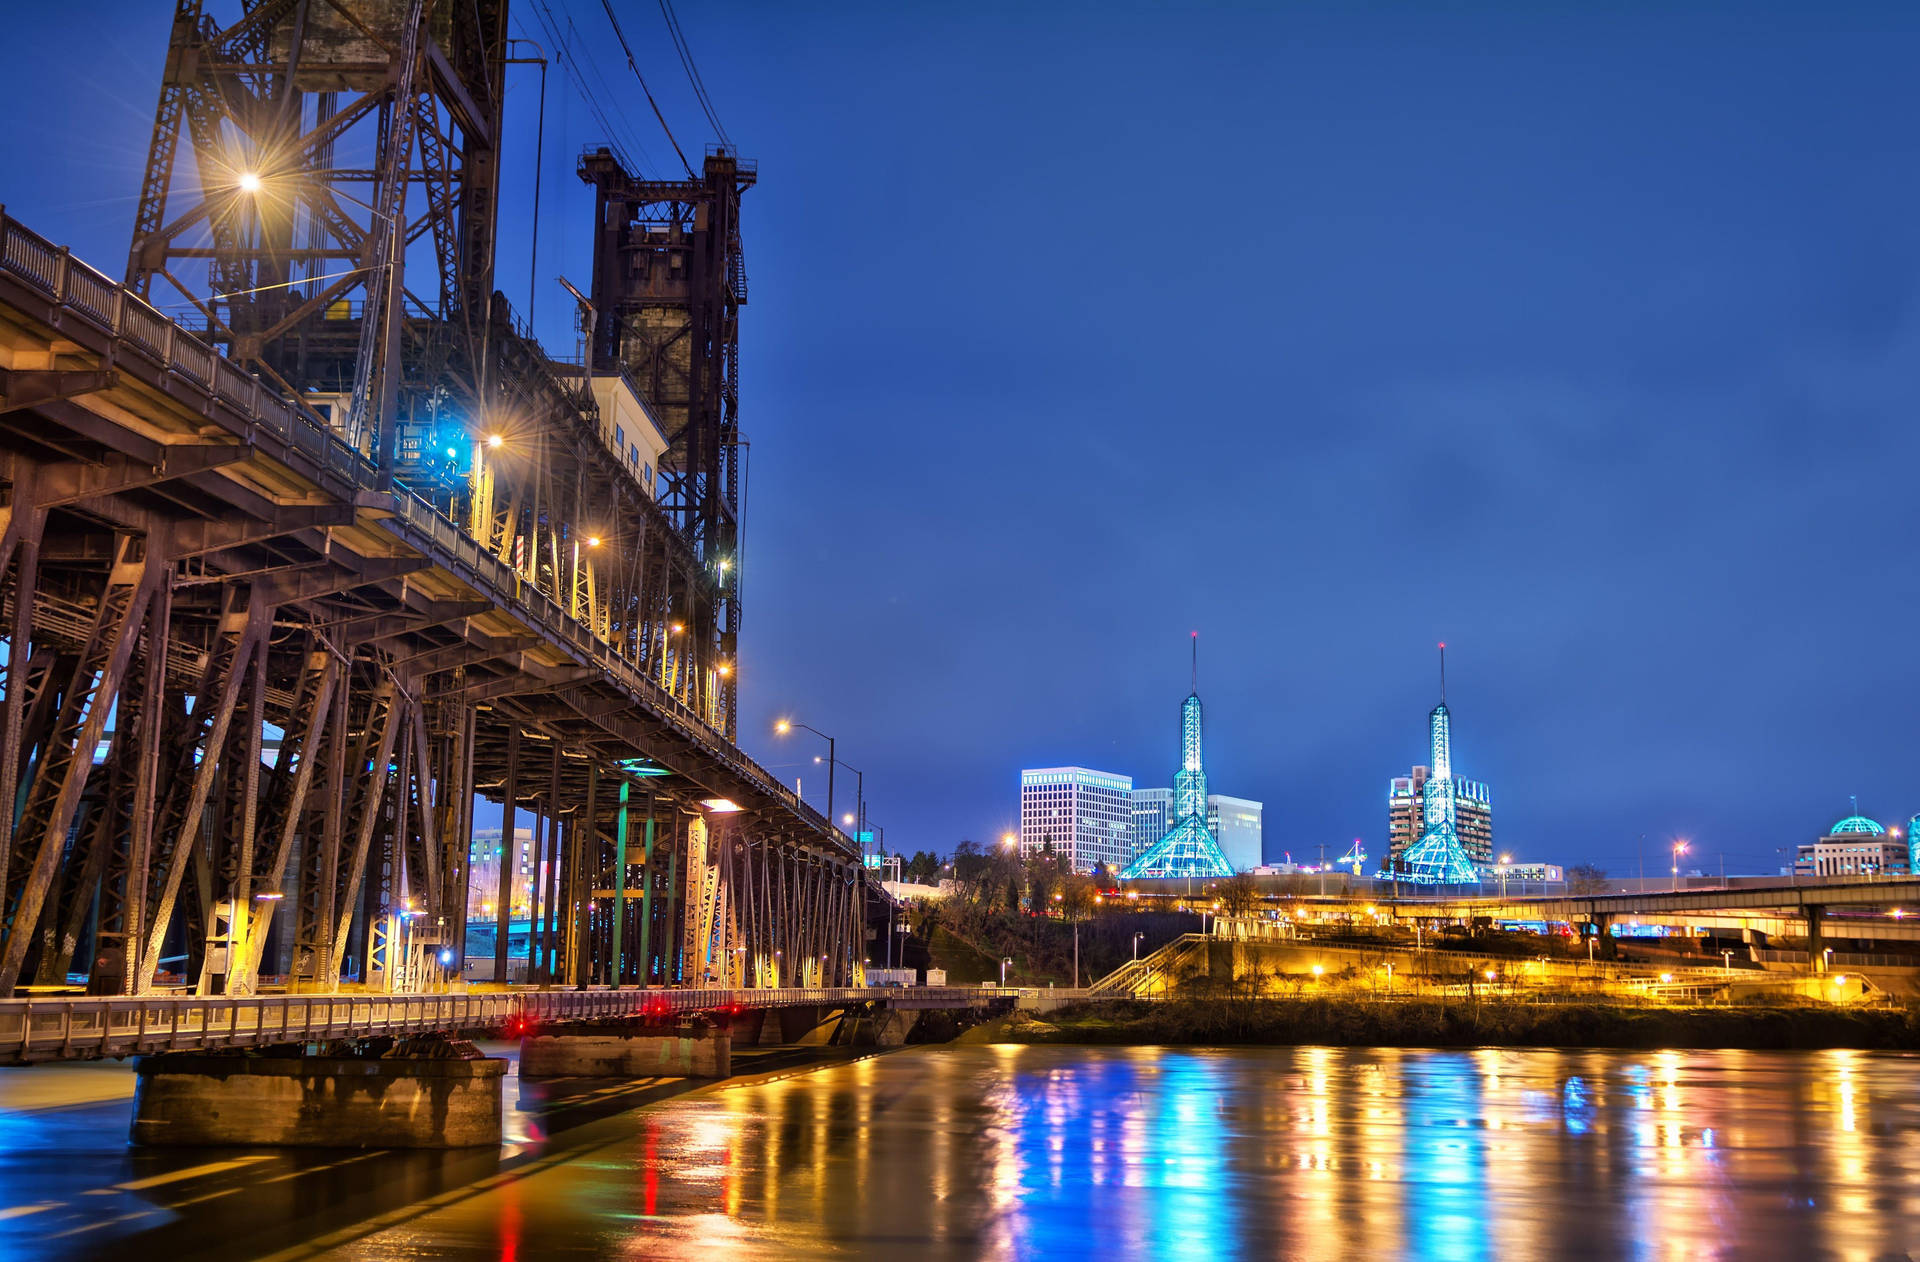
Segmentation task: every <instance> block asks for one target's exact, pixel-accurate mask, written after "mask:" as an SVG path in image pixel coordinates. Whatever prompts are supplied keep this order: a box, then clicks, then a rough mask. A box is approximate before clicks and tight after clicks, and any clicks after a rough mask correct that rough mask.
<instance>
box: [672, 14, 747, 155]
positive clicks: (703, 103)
mask: <svg viewBox="0 0 1920 1262" xmlns="http://www.w3.org/2000/svg"><path fill="white" fill-rule="evenodd" d="M660 16H661V17H663V18H665V19H666V20H667V34H668V35H670V36H672V38H673V50H674V51H675V52H677V53H679V54H680V66H681V68H682V69H683V70H685V71H686V72H687V82H688V83H689V84H690V85H692V87H693V96H694V99H695V100H697V101H699V102H700V109H701V111H702V112H703V113H705V114H706V116H707V122H708V123H710V124H712V126H713V134H714V135H716V136H718V137H719V138H720V143H721V144H723V145H725V146H726V147H727V148H729V149H731V148H733V139H732V138H731V137H729V136H728V135H727V129H726V128H724V127H722V126H721V125H720V115H719V114H718V113H716V112H715V111H714V108H713V98H712V97H710V96H708V95H707V85H706V84H705V83H704V82H702V81H701V78H700V67H699V66H698V65H696V64H695V62H694V60H693V50H692V49H691V48H689V47H687V35H686V32H685V31H682V30H681V29H680V18H679V16H678V15H677V14H675V13H674V11H673V0H660Z"/></svg>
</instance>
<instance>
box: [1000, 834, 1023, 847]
mask: <svg viewBox="0 0 1920 1262" xmlns="http://www.w3.org/2000/svg"><path fill="white" fill-rule="evenodd" d="M1019 843H1020V839H1019V838H1018V837H1016V836H1014V835H1013V834H1012V833H1008V834H1007V835H1006V836H1004V837H1002V838H1001V839H1000V844H1001V845H1003V846H1005V847H1006V848H1007V849H1009V850H1011V849H1013V848H1014V847H1015V846H1016V845H1018V844H1019Z"/></svg>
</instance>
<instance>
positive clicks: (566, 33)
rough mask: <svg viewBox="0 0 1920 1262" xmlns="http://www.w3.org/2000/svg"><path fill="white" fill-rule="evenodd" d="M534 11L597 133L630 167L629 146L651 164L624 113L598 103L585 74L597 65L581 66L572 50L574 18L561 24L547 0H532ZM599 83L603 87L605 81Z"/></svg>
mask: <svg viewBox="0 0 1920 1262" xmlns="http://www.w3.org/2000/svg"><path fill="white" fill-rule="evenodd" d="M533 13H534V17H535V19H536V20H537V21H538V22H539V23H540V28H541V30H542V31H543V32H544V33H545V35H546V38H547V41H548V46H549V47H551V48H552V49H553V50H554V52H553V60H554V64H555V65H557V66H559V67H560V71H561V73H562V74H564V75H565V76H566V78H567V82H569V83H571V84H572V85H573V90H574V93H575V94H576V95H577V96H579V98H580V100H581V101H582V102H583V103H584V104H585V105H586V107H587V111H588V113H590V114H592V115H593V118H594V121H595V122H596V123H598V124H599V126H600V134H601V135H602V136H604V137H605V138H606V140H607V142H608V143H609V144H611V145H612V146H613V150H614V152H615V153H617V154H618V155H619V156H620V160H621V162H622V163H623V164H624V165H625V166H627V167H628V168H629V169H634V167H635V164H634V162H633V160H632V158H631V157H630V156H629V155H628V152H627V150H628V149H629V147H631V148H632V150H633V151H634V152H635V153H638V154H639V155H640V159H641V161H642V162H643V163H645V164H647V165H649V166H650V165H652V158H651V157H650V156H649V155H648V153H647V151H646V147H645V146H643V145H641V144H640V142H639V141H638V140H637V139H636V138H635V137H634V135H633V130H632V128H631V127H629V126H628V125H627V120H626V116H625V115H623V114H621V113H620V112H619V111H618V110H617V109H616V110H613V111H609V110H608V109H607V108H606V107H605V106H604V105H602V104H601V101H600V97H599V94H597V93H596V92H594V90H593V85H592V83H591V82H590V81H589V80H588V78H587V76H588V73H589V72H597V69H598V68H597V67H595V66H594V65H593V64H592V63H591V61H589V62H587V63H586V64H584V65H583V64H582V63H581V60H580V57H579V55H578V54H577V53H575V52H574V51H573V42H574V41H573V39H572V38H571V35H572V33H573V32H574V31H575V27H574V25H573V19H572V18H571V17H569V18H567V19H566V21H565V22H564V23H563V22H562V21H561V20H560V19H559V18H558V17H556V16H555V15H554V12H553V9H552V7H551V6H550V5H549V4H548V3H547V0H534V10H533ZM602 86H604V80H603V81H602Z"/></svg>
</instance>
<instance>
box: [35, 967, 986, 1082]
mask: <svg viewBox="0 0 1920 1262" xmlns="http://www.w3.org/2000/svg"><path fill="white" fill-rule="evenodd" d="M1016 993H1017V992H1014V991H996V990H990V989H985V988H978V987H970V986H900V987H887V986H842V987H825V988H812V989H809V988H801V987H786V988H778V989H774V988H746V989H728V990H671V989H662V988H650V989H644V990H635V989H627V990H598V989H596V990H584V991H581V990H520V991H500V992H491V993H479V994H464V995H455V994H420V995H399V994H349V993H341V994H332V995H246V996H223V995H216V996H193V995H181V996H166V995H143V996H135V997H130V998H96V997H77V996H76V997H70V996H56V997H50V998H41V999H8V1000H0V1064H27V1063H32V1062H36V1061H48V1060H87V1059H96V1058H100V1057H110V1056H133V1055H138V1054H140V1053H145V1052H170V1051H199V1050H209V1049H222V1048H241V1047H267V1046H274V1045H281V1046H286V1045H292V1044H300V1043H316V1042H327V1041H332V1040H336V1039H366V1038H378V1037H381V1036H384V1035H412V1034H433V1033H448V1032H453V1031H459V1030H509V1029H520V1028H530V1029H541V1028H546V1027H552V1026H564V1025H568V1024H574V1023H580V1022H589V1021H617V1020H627V1019H634V1018H643V1019H665V1018H671V1017H677V1016H690V1015H696V1014H701V1013H730V1012H744V1011H748V1010H751V1009H763V1008H788V1007H799V1006H805V1005H812V1004H819V1005H825V1006H835V1005H843V1004H850V1003H863V1002H874V1001H879V1002H885V1003H887V1004H889V1005H891V1006H893V1007H905V1008H970V1007H982V1006H987V1005H990V1004H993V1003H995V1002H1004V1001H1006V1000H1008V999H1010V998H1011V997H1013V996H1014V995H1015V994H1016Z"/></svg>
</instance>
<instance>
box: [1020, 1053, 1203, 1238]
mask: <svg viewBox="0 0 1920 1262" xmlns="http://www.w3.org/2000/svg"><path fill="white" fill-rule="evenodd" d="M1021 1062H1022V1058H1020V1057H1019V1056H1018V1055H1015V1056H1013V1057H1011V1058H1009V1063H1008V1069H1009V1071H1010V1072H1009V1074H1008V1078H1007V1082H1006V1086H1005V1087H1004V1089H1003V1090H1002V1091H1001V1092H1000V1093H998V1094H997V1098H996V1099H995V1104H996V1106H997V1108H998V1110H999V1111H1000V1112H1001V1114H1002V1115H1003V1117H1004V1118H1005V1125H1004V1126H1001V1127H998V1128H996V1129H995V1131H994V1133H993V1136H992V1142H991V1144H990V1147H989V1151H990V1152H991V1153H992V1167H993V1178H994V1190H995V1192H996V1194H997V1196H998V1197H1001V1198H1006V1207H1007V1215H1006V1217H1005V1218H1004V1219H1003V1220H1002V1225H1003V1229H1004V1232H1005V1236H1004V1243H1005V1244H1006V1245H1007V1246H1008V1247H1010V1248H1011V1249H1012V1251H1013V1252H1014V1253H1016V1254H1018V1255H1020V1256H1038V1255H1049V1256H1054V1255H1059V1254H1062V1253H1072V1252H1075V1251H1077V1250H1079V1249H1081V1248H1084V1246H1085V1242H1086V1241H1087V1240H1089V1239H1092V1238H1095V1237H1096V1236H1098V1235H1105V1234H1110V1233H1111V1232H1112V1231H1113V1230H1114V1229H1115V1228H1116V1227H1117V1228H1118V1230H1119V1232H1120V1234H1121V1236H1122V1239H1123V1240H1124V1245H1123V1247H1124V1248H1125V1249H1126V1250H1128V1251H1129V1252H1134V1253H1136V1254H1137V1255H1138V1256H1153V1257H1167V1256H1172V1254H1173V1253H1174V1252H1176V1251H1180V1250H1185V1251H1187V1253H1188V1254H1189V1255H1190V1256H1208V1255H1209V1253H1208V1250H1206V1249H1205V1248H1204V1247H1201V1249H1200V1251H1199V1252H1198V1253H1197V1254H1196V1253H1194V1252H1193V1251H1194V1247H1195V1244H1194V1242H1197V1241H1199V1242H1204V1241H1207V1240H1210V1239H1228V1240H1230V1239H1232V1238H1234V1236H1235V1235H1237V1234H1238V1228H1239V1222H1238V1218H1239V1213H1238V1206H1237V1204H1236V1203H1235V1201H1234V1198H1233V1196H1232V1192H1233V1178H1232V1176H1231V1173H1230V1172H1229V1171H1228V1170H1227V1169H1226V1166H1225V1158H1226V1156H1227V1134H1226V1132H1227V1130H1228V1128H1229V1127H1230V1125H1231V1123H1230V1120H1229V1119H1228V1117H1227V1116H1226V1109H1225V1103H1226V1101H1227V1100H1228V1099H1229V1098H1230V1096H1231V1087H1232V1085H1233V1084H1232V1083H1231V1082H1230V1081H1229V1079H1228V1076H1227V1075H1225V1074H1223V1073H1222V1072H1221V1069H1220V1066H1219V1065H1218V1064H1217V1063H1216V1061H1215V1060H1214V1059H1212V1058H1209V1057H1207V1056H1206V1055H1195V1054H1190V1053H1188V1054H1167V1055H1161V1054H1154V1053H1149V1054H1143V1055H1140V1056H1135V1057H1128V1058H1125V1059H1108V1058H1102V1059H1099V1060H1094V1061H1089V1062H1086V1063H1083V1064H1080V1065H1075V1066H1072V1067H1059V1066H1044V1067H1043V1066H1037V1065H1036V1066H1033V1067H1029V1066H1027V1065H1025V1064H1022V1063H1021Z"/></svg>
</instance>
